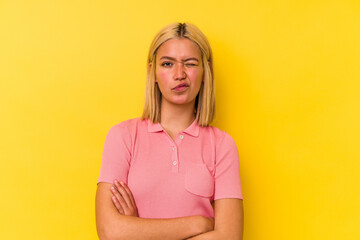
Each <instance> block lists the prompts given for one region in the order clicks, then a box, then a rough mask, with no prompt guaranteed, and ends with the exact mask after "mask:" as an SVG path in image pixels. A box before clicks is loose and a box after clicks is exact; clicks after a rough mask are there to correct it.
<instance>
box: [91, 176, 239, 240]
mask: <svg viewBox="0 0 360 240" xmlns="http://www.w3.org/2000/svg"><path fill="white" fill-rule="evenodd" d="M112 187H113V190H112V189H111V188H112ZM213 206H214V211H215V219H210V218H206V217H203V216H189V217H180V218H170V219H147V218H139V217H138V214H137V209H136V205H135V202H134V199H133V196H132V194H131V191H130V189H129V188H128V187H127V186H126V185H125V184H124V185H123V186H122V185H121V184H119V183H115V182H114V185H112V184H110V183H99V184H98V188H97V192H96V226H97V231H98V235H99V238H100V239H101V240H108V239H111V240H112V239H134V240H136V239H164V240H166V239H169V240H170V239H171V240H173V239H192V240H201V239H208V240H211V239H217V240H221V239H227V240H232V239H234V240H235V239H236V240H241V239H242V233H243V204H242V200H241V199H230V198H227V199H219V200H215V201H214V205H213ZM214 222H215V224H214Z"/></svg>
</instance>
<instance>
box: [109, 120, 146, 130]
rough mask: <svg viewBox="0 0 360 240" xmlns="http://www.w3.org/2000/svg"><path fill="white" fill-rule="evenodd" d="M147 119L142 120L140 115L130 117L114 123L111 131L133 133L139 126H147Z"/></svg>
mask: <svg viewBox="0 0 360 240" xmlns="http://www.w3.org/2000/svg"><path fill="white" fill-rule="evenodd" d="M146 121H147V120H146V119H145V120H141V118H140V117H137V118H130V119H127V120H123V121H121V122H118V123H117V124H115V125H113V126H112V127H111V128H110V130H109V131H113V132H118V133H119V132H121V133H122V134H125V133H132V132H134V131H135V132H136V129H138V128H139V127H143V126H146V124H147V122H146Z"/></svg>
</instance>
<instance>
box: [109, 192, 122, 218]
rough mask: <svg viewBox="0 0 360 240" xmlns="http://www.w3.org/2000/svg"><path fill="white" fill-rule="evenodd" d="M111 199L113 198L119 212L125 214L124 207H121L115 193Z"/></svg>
mask: <svg viewBox="0 0 360 240" xmlns="http://www.w3.org/2000/svg"><path fill="white" fill-rule="evenodd" d="M111 200H112V202H113V204H114V205H115V207H116V209H117V210H118V212H119V213H120V214H123V215H124V214H125V212H124V209H122V207H121V205H120V203H119V201H118V200H117V198H116V197H115V195H113V196H112V197H111Z"/></svg>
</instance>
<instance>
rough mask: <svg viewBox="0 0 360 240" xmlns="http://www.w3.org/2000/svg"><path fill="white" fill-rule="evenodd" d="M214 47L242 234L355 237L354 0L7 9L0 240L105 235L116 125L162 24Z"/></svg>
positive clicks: (139, 88) (358, 18)
mask: <svg viewBox="0 0 360 240" xmlns="http://www.w3.org/2000/svg"><path fill="white" fill-rule="evenodd" d="M175 21H181V22H184V21H185V22H186V21H188V22H191V23H194V24H196V25H197V26H198V27H199V28H200V29H202V31H203V32H204V33H205V34H206V35H207V36H208V38H209V40H210V43H211V45H212V48H213V52H214V59H215V77H216V99H217V117H216V120H215V122H214V125H215V126H217V127H219V128H221V129H223V130H226V131H227V132H229V134H230V135H232V136H233V137H234V139H235V140H236V142H237V145H238V149H239V153H240V159H241V160H240V167H241V180H242V186H243V194H244V207H245V231H244V239H245V240H265V239H266V240H269V239H274V240H275V239H276V240H288V239H292V240H297V239H299V240H300V239H301V240H303V239H314V240H321V239H324V240H325V239H326V240H339V239H341V240H354V239H360V232H359V226H360V216H359V215H360V190H359V189H360V181H359V177H358V176H359V173H360V163H359V160H360V154H359V153H360V150H359V147H360V144H359V143H360V139H359V135H360V127H359V122H360V111H359V110H360V109H359V104H360V97H359V89H360V88H359V87H360V85H359V80H360V69H359V67H360V3H359V1H355V0H354V1H350V0H337V1H321V0H305V1H282V0H271V1H253V0H252V1H250V0H249V1H226V0H225V1H214V0H210V1H188V0H183V1H180V2H179V1H159V0H154V1H133V2H131V1H60V0H57V1H37V0H36V1H35V0H34V1H17V0H15V1H10V0H8V1H0V34H1V35H0V102H1V107H0V123H1V124H0V131H1V137H0V151H1V155H0V161H1V165H0V166H1V167H0V169H1V170H0V189H1V197H0V239H61V240H63V239H97V235H96V228H95V204H94V203H95V190H96V181H97V177H98V174H99V169H100V163H101V154H102V148H103V144H104V140H105V136H106V134H107V131H108V130H109V129H110V127H111V126H113V125H115V124H117V123H119V122H120V121H123V120H126V119H129V118H133V117H138V116H140V114H141V112H142V107H143V101H144V96H143V94H144V88H145V77H146V69H145V62H146V55H147V50H148V47H149V45H150V42H151V40H152V38H153V36H154V35H155V34H156V32H157V31H159V30H160V28H162V27H163V26H164V25H166V24H168V23H171V22H175Z"/></svg>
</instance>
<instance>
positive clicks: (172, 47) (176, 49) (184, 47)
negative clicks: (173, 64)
mask: <svg viewBox="0 0 360 240" xmlns="http://www.w3.org/2000/svg"><path fill="white" fill-rule="evenodd" d="M164 56H165V57H169V58H175V59H178V60H182V61H183V60H186V59H190V58H197V59H199V60H200V59H201V51H200V49H199V47H198V46H197V44H196V43H194V42H193V41H191V40H190V39H187V38H180V39H170V40H167V41H166V42H164V43H163V44H162V45H161V46H160V47H159V49H158V51H157V58H158V59H160V58H164Z"/></svg>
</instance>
